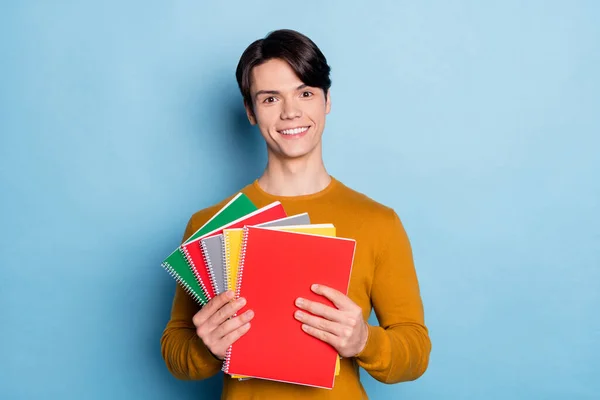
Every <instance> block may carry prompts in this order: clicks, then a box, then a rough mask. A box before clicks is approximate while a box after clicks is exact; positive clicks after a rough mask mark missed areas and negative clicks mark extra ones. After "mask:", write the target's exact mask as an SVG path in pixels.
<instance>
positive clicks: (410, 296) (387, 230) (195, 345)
mask: <svg viewBox="0 0 600 400" xmlns="http://www.w3.org/2000/svg"><path fill="white" fill-rule="evenodd" d="M242 192H244V193H245V194H246V195H247V196H248V197H249V198H250V199H251V200H252V202H253V203H254V204H255V205H256V206H257V207H263V206H265V205H267V204H269V203H271V202H273V201H275V200H279V201H280V202H281V203H282V205H283V207H284V208H285V210H286V212H287V214H288V215H293V214H298V213H302V212H308V214H309V217H310V219H311V223H329V222H330V223H333V224H334V225H335V226H336V230H337V236H340V237H347V238H352V239H355V240H356V243H357V244H356V253H355V258H354V264H353V269H352V276H351V280H350V287H349V291H348V296H349V297H350V298H351V299H352V300H353V301H354V302H355V303H356V304H358V305H359V306H360V307H361V308H362V310H363V316H364V318H365V320H367V319H368V318H369V315H370V313H371V307H372V308H373V309H374V310H375V313H376V316H377V319H378V321H379V326H369V336H368V340H367V345H366V347H365V349H364V350H363V351H362V352H361V353H360V354H358V355H357V356H356V357H354V358H345V359H342V360H341V370H340V374H339V376H337V377H336V379H335V385H334V388H333V389H332V390H328V389H319V388H312V387H306V386H300V385H293V384H287V383H279V382H272V381H267V380H261V379H250V380H246V381H238V380H237V379H232V378H230V377H229V376H227V375H224V386H223V393H222V398H223V399H280V400H284V399H298V398H302V399H344V400H351V399H365V398H367V394H366V393H365V390H364V388H363V386H362V384H361V382H360V378H359V367H362V368H363V369H364V370H366V371H367V372H368V373H369V374H371V376H373V377H374V378H375V379H377V380H378V381H381V382H384V383H397V382H403V381H410V380H414V379H417V378H418V377H420V376H421V375H422V374H423V373H424V372H425V370H426V369H427V366H428V363H429V353H430V351H431V342H430V339H429V335H428V330H427V328H426V326H425V323H424V316H423V305H422V302H421V297H420V291H419V285H418V281H417V276H416V272H415V268H414V265H413V258H412V251H411V247H410V243H409V240H408V237H407V235H406V233H405V230H404V228H403V226H402V223H401V221H400V219H399V218H398V216H397V214H396V212H395V211H394V210H393V209H391V208H389V207H386V206H384V205H382V204H380V203H377V202H375V201H374V200H372V199H370V198H368V197H367V196H365V195H363V194H361V193H359V192H356V191H354V190H352V189H350V188H349V187H347V186H345V185H344V184H342V183H341V182H340V181H338V180H336V179H335V178H333V179H332V181H331V183H330V184H329V185H328V186H327V187H326V188H325V189H324V190H322V191H320V192H318V193H315V194H310V195H304V196H296V197H281V196H273V195H270V194H268V193H266V192H265V191H263V190H262V189H261V188H260V187H259V186H258V184H257V182H256V181H254V182H253V183H252V184H249V185H248V186H246V187H245V188H243V189H242ZM227 200H228V199H227ZM227 200H224V201H223V202H221V203H219V204H216V205H214V206H212V207H209V208H206V209H204V210H201V211H199V212H197V213H195V214H194V215H193V216H192V217H191V219H190V221H189V223H188V225H187V228H186V230H185V234H184V240H185V239H186V238H187V237H189V236H190V235H191V234H192V233H194V232H195V231H196V230H197V229H199V228H200V227H201V226H202V225H203V224H204V223H205V222H206V221H207V220H208V219H209V218H210V217H211V216H212V215H213V214H214V213H215V212H216V211H218V210H219V209H220V208H221V207H222V206H223V205H224V204H225V203H226V201H227ZM198 310H199V306H198V305H197V304H196V303H195V302H194V301H193V300H192V298H190V297H189V296H188V295H187V294H186V293H185V292H184V291H183V290H182V289H181V288H180V287H179V286H177V289H176V292H175V297H174V300H173V306H172V311H171V319H170V321H169V322H168V324H167V326H166V328H165V330H164V333H163V336H162V339H161V348H162V355H163V357H164V359H165V362H166V365H167V367H168V369H169V370H170V371H171V373H172V374H173V375H174V376H176V377H178V378H180V379H205V378H208V377H211V376H213V375H215V374H217V373H219V371H220V370H221V366H222V362H221V361H219V360H218V359H216V358H215V357H214V356H213V355H212V354H211V353H210V352H209V351H208V350H207V348H206V347H205V346H204V344H203V343H202V341H201V340H200V339H199V338H198V336H197V335H196V332H195V327H194V325H193V323H192V317H193V316H194V314H195V313H196V312H197V311H198ZM250 329H252V328H250Z"/></svg>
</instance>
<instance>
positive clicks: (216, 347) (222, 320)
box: [192, 291, 254, 360]
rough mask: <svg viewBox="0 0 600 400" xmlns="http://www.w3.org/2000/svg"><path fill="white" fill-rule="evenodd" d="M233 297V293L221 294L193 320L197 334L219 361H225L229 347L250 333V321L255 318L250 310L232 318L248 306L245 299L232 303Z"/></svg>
mask: <svg viewBox="0 0 600 400" xmlns="http://www.w3.org/2000/svg"><path fill="white" fill-rule="evenodd" d="M233 296H234V293H233V292H232V291H227V292H223V293H221V294H219V295H218V296H216V297H214V298H212V299H211V300H210V301H209V302H208V304H206V305H205V306H204V307H203V308H202V309H201V310H200V311H198V312H197V313H196V315H194V317H193V318H192V321H193V322H194V325H195V326H196V334H197V335H198V336H199V337H200V339H202V342H204V344H205V345H206V347H208V349H209V350H210V352H211V353H212V354H214V355H215V357H217V358H218V359H219V360H224V359H225V354H226V352H227V349H228V348H229V346H231V344H233V343H234V342H235V341H236V340H238V339H239V338H240V337H241V336H242V335H243V334H245V333H246V332H248V329H250V322H249V321H250V320H251V319H252V318H253V317H254V313H253V312H252V310H248V311H246V312H245V313H244V314H242V315H238V316H236V317H235V318H231V317H232V316H233V315H234V314H235V313H236V312H237V311H238V310H240V309H241V308H242V307H244V305H245V304H246V300H245V299H243V298H240V299H238V300H235V301H231V300H232V299H233ZM230 318H231V319H230Z"/></svg>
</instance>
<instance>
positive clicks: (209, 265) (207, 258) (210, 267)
mask: <svg viewBox="0 0 600 400" xmlns="http://www.w3.org/2000/svg"><path fill="white" fill-rule="evenodd" d="M200 250H201V251H202V255H203V256H204V260H205V261H206V269H208V276H209V277H210V283H211V284H212V287H213V289H214V290H215V293H216V294H219V293H218V286H217V278H215V271H214V269H213V265H212V262H211V261H210V256H209V255H208V249H207V248H206V243H205V242H204V241H203V240H200Z"/></svg>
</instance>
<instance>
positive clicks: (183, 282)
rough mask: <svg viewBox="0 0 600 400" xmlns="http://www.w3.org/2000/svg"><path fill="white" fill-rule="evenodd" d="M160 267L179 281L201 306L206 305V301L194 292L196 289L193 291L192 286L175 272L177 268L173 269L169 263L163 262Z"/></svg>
mask: <svg viewBox="0 0 600 400" xmlns="http://www.w3.org/2000/svg"><path fill="white" fill-rule="evenodd" d="M160 265H161V266H162V267H163V268H164V269H165V270H166V271H167V272H168V273H169V275H171V276H172V277H173V278H174V279H175V280H176V281H177V283H179V284H180V285H181V287H182V288H183V290H184V291H185V292H186V293H187V294H189V295H190V296H192V298H193V299H194V300H196V301H197V302H198V303H200V305H205V303H204V300H203V299H202V298H201V297H200V296H199V295H198V293H196V292H195V291H194V289H192V287H191V286H190V285H188V283H187V282H185V281H184V280H183V279H181V276H180V275H179V274H178V273H177V272H176V271H175V268H173V267H172V266H171V264H169V263H168V262H163V263H161V264H160Z"/></svg>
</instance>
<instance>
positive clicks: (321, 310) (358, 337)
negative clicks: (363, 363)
mask: <svg viewBox="0 0 600 400" xmlns="http://www.w3.org/2000/svg"><path fill="white" fill-rule="evenodd" d="M311 289H312V291H313V292H315V293H316V294H319V295H322V296H325V297H326V298H328V299H329V300H331V302H332V303H333V304H334V305H335V307H337V308H333V307H330V306H327V305H325V304H322V303H319V302H314V301H310V300H307V299H303V298H298V299H297V300H296V305H297V306H298V307H299V308H301V309H303V310H306V311H308V313H307V312H302V311H296V313H295V314H294V317H295V318H296V319H297V320H298V321H300V322H302V329H303V330H304V332H306V333H308V334H309V335H312V336H314V337H316V338H318V339H321V340H322V341H324V342H326V343H329V344H330V345H332V346H333V347H334V348H335V349H336V350H337V351H338V354H339V355H340V356H342V357H347V358H348V357H354V356H356V355H357V354H359V353H360V352H361V351H362V350H363V349H364V347H365V345H366V343H367V337H368V333H369V332H368V326H367V322H366V321H365V320H364V319H363V315H362V309H361V308H360V307H359V306H358V305H357V304H356V303H354V302H353V301H352V300H350V298H349V297H348V296H346V295H345V294H343V293H341V292H339V291H337V290H335V289H332V288H330V287H327V286H323V285H312V287H311Z"/></svg>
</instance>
